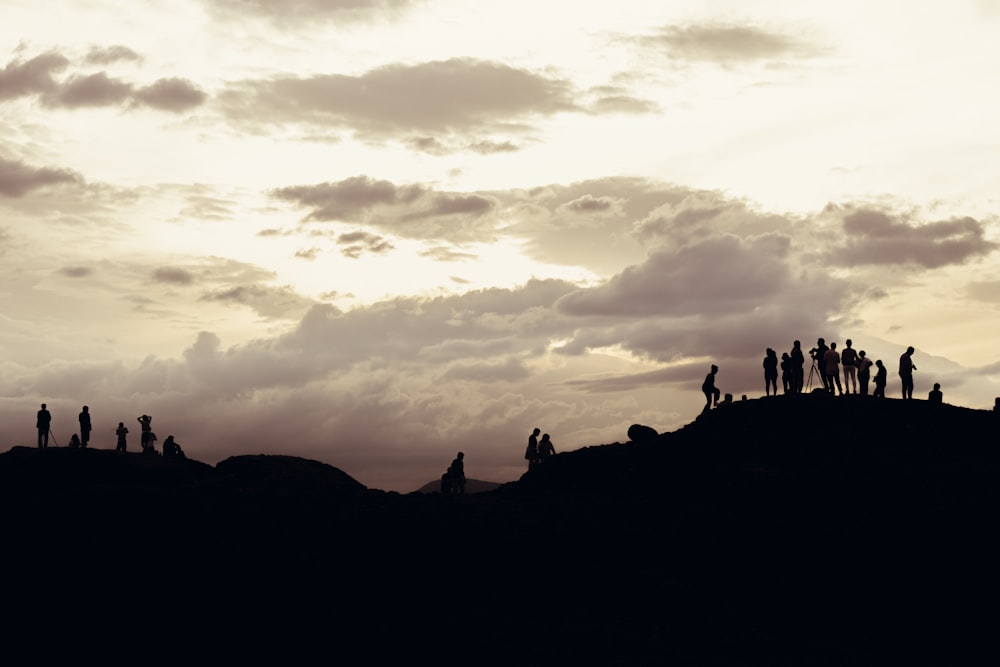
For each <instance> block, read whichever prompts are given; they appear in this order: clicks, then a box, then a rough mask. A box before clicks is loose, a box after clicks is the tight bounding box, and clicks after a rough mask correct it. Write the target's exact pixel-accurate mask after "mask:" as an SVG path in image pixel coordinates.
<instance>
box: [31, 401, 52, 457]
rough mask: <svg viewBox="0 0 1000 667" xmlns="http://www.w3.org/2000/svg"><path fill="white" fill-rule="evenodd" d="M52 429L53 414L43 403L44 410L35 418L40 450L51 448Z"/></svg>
mask: <svg viewBox="0 0 1000 667" xmlns="http://www.w3.org/2000/svg"><path fill="white" fill-rule="evenodd" d="M51 427H52V413H50V412H49V410H48V408H46V407H45V404H44V403H42V409H41V410H39V411H38V414H37V415H36V418H35V428H37V429H38V448H39V449H45V448H46V447H48V446H49V431H50V430H51Z"/></svg>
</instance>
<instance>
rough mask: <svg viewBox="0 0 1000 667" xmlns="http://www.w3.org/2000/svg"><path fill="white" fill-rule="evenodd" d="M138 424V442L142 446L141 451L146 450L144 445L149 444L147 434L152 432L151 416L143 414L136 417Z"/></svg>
mask: <svg viewBox="0 0 1000 667" xmlns="http://www.w3.org/2000/svg"><path fill="white" fill-rule="evenodd" d="M138 421H139V426H140V428H142V433H141V434H139V444H140V445H141V446H142V451H143V452H145V451H146V446H147V445H148V444H149V435H150V434H151V433H152V432H153V418H152V417H150V416H149V415H143V416H141V417H139V418H138Z"/></svg>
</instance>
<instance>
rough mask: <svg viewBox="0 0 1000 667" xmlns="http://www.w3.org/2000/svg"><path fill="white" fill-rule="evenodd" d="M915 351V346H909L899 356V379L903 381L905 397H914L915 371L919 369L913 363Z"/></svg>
mask: <svg viewBox="0 0 1000 667" xmlns="http://www.w3.org/2000/svg"><path fill="white" fill-rule="evenodd" d="M913 352H914V350H913V347H912V346H911V347H908V348H906V352H904V353H903V354H902V355H900V357H899V379H900V380H901V381H902V383H903V398H913V371H915V370H917V367H916V366H914V365H913Z"/></svg>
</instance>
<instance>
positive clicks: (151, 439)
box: [142, 431, 157, 454]
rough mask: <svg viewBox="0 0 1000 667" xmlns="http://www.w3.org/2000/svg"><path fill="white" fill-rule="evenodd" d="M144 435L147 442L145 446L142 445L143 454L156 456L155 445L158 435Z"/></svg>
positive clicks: (149, 432) (147, 433)
mask: <svg viewBox="0 0 1000 667" xmlns="http://www.w3.org/2000/svg"><path fill="white" fill-rule="evenodd" d="M143 435H145V436H146V442H145V443H143V445H142V453H143V454H156V453H157V452H156V445H155V444H154V443H155V442H156V434H155V433H153V432H152V431H148V432H146V433H144V434H143Z"/></svg>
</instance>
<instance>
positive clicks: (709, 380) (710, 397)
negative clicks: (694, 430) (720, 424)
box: [701, 364, 720, 412]
mask: <svg viewBox="0 0 1000 667" xmlns="http://www.w3.org/2000/svg"><path fill="white" fill-rule="evenodd" d="M718 372H719V367H718V366H716V365H715V364H712V370H711V371H709V373H708V375H706V376H705V381H704V382H702V383H701V391H702V392H703V393H704V394H705V408H704V409H703V410H702V412H708V411H709V410H711V409H712V406H713V405H714V406H715V407H718V406H719V396H720V392H719V388H718V387H716V386H715V374H716V373H718Z"/></svg>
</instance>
